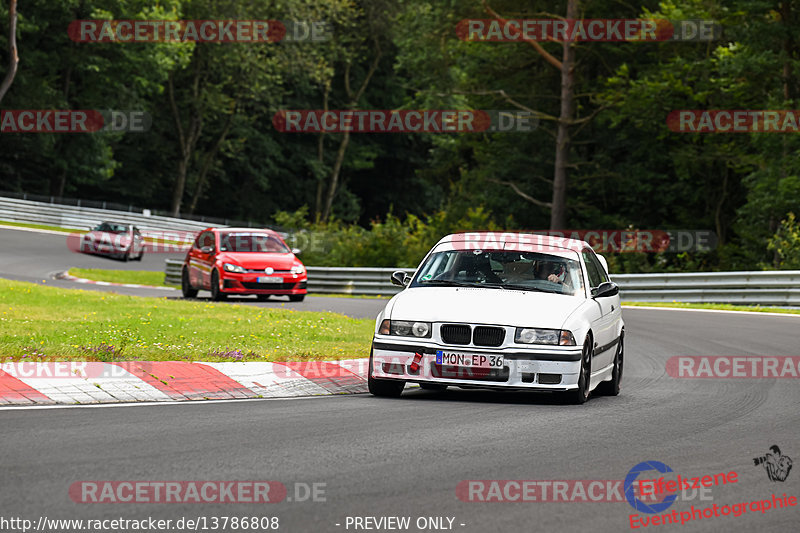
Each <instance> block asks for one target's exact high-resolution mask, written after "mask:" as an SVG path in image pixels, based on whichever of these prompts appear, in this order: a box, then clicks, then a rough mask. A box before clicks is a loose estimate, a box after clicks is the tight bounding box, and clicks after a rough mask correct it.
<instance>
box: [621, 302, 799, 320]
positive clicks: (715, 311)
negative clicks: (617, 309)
mask: <svg viewBox="0 0 800 533" xmlns="http://www.w3.org/2000/svg"><path fill="white" fill-rule="evenodd" d="M622 308H623V309H657V310H659V311H663V310H667V311H694V312H696V313H732V314H734V315H750V316H753V315H755V316H758V315H766V316H784V317H792V318H800V314H797V313H771V312H768V311H731V310H727V309H691V308H685V307H651V306H648V305H623V306H622Z"/></svg>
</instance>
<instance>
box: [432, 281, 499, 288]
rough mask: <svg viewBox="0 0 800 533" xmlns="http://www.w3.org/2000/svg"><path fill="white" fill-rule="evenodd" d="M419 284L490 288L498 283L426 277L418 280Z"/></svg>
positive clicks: (497, 286) (496, 286) (495, 286)
mask: <svg viewBox="0 0 800 533" xmlns="http://www.w3.org/2000/svg"><path fill="white" fill-rule="evenodd" d="M420 284H431V285H452V286H455V287H478V288H481V287H487V288H490V289H499V288H500V285H496V284H490V283H487V284H484V283H466V282H464V281H456V280H448V279H428V280H425V281H420Z"/></svg>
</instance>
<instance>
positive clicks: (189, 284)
mask: <svg viewBox="0 0 800 533" xmlns="http://www.w3.org/2000/svg"><path fill="white" fill-rule="evenodd" d="M294 252H296V250H295V251H294ZM306 282H307V277H306V269H305V267H304V266H303V263H301V262H300V260H299V259H297V257H295V255H294V253H293V250H290V249H289V247H288V246H286V243H285V242H283V239H281V237H280V235H278V234H277V233H276V232H274V231H272V230H267V229H263V230H262V229H250V228H208V229H206V230H203V231H201V232H200V234H199V235H198V236H197V238H196V239H195V241H194V244H192V247H191V249H190V250H189V252H188V253H187V254H186V259H185V260H184V263H183V272H182V276H181V288H182V290H183V296H184V298H194V297H195V296H197V291H198V290H200V289H203V290H208V291H211V299H212V300H222V299H224V298H225V297H226V296H227V295H229V294H255V295H256V296H257V297H258V299H259V300H266V299H268V298H269V297H270V295H273V294H276V295H287V296H288V297H289V300H291V301H292V302H302V301H303V298H305V296H306V292H307V291H306Z"/></svg>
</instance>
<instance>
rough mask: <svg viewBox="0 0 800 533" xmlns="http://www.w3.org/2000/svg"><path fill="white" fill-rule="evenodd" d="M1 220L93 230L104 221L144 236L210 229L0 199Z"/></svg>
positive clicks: (140, 216) (184, 222) (176, 221)
mask: <svg viewBox="0 0 800 533" xmlns="http://www.w3.org/2000/svg"><path fill="white" fill-rule="evenodd" d="M0 220H7V221H9V222H22V223H28V224H44V225H47V226H57V227H60V228H70V229H89V228H91V227H94V226H96V225H97V224H99V223H100V222H103V221H104V220H109V221H112V222H120V223H125V224H134V225H136V226H137V227H138V228H139V229H140V230H142V233H147V232H150V233H155V232H164V231H168V232H173V231H174V232H193V233H195V232H197V231H200V230H202V229H205V228H207V227H208V223H206V222H196V221H193V220H185V219H182V218H172V217H163V216H145V215H144V214H143V213H134V212H129V211H115V210H109V209H99V208H94V207H78V206H70V205H59V204H48V203H45V202H35V201H31V200H19V199H16V198H3V197H0Z"/></svg>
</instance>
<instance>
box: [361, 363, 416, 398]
mask: <svg viewBox="0 0 800 533" xmlns="http://www.w3.org/2000/svg"><path fill="white" fill-rule="evenodd" d="M405 386H406V382H405V381H394V380H389V379H375V378H373V377H372V351H370V353H369V373H368V374H367V387H368V388H369V392H370V394H372V395H373V396H381V397H383V398H399V397H400V395H401V394H402V393H403V387H405Z"/></svg>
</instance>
